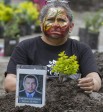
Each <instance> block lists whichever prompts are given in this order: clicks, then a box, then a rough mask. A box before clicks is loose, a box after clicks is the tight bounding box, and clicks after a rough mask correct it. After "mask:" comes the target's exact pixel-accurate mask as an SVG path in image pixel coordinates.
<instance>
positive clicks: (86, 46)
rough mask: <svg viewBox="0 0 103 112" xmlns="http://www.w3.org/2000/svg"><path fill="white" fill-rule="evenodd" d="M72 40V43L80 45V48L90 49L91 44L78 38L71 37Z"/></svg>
mask: <svg viewBox="0 0 103 112" xmlns="http://www.w3.org/2000/svg"><path fill="white" fill-rule="evenodd" d="M70 41H71V44H72V45H74V46H76V47H78V48H81V49H84V48H87V49H90V46H89V45H88V44H86V43H84V42H81V41H79V40H76V39H70Z"/></svg>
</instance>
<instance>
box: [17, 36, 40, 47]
mask: <svg viewBox="0 0 103 112" xmlns="http://www.w3.org/2000/svg"><path fill="white" fill-rule="evenodd" d="M39 39H40V36H38V37H33V38H29V39H25V40H22V41H21V42H20V43H19V44H18V45H17V46H16V47H20V48H29V47H30V46H35V43H36V42H37V41H38V40H39Z"/></svg>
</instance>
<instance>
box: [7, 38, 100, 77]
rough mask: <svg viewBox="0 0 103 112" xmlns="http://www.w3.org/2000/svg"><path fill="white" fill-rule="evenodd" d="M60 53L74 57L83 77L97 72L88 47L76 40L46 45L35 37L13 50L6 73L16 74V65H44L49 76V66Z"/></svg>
mask: <svg viewBox="0 0 103 112" xmlns="http://www.w3.org/2000/svg"><path fill="white" fill-rule="evenodd" d="M62 51H65V53H66V54H67V55H68V56H72V55H76V56H77V59H78V62H79V71H78V72H79V73H81V74H82V77H85V76H86V75H87V74H88V73H91V72H98V70H97V66H96V63H95V60H94V55H93V53H92V51H91V49H90V47H89V46H87V45H86V44H84V43H81V42H79V41H77V40H74V39H70V38H68V39H67V41H66V42H65V43H64V44H63V45H59V46H52V45H48V44H46V43H45V42H44V41H43V40H42V39H41V37H40V36H39V37H35V38H31V39H27V40H24V41H22V42H20V43H19V44H18V45H17V46H16V48H15V49H14V51H13V53H12V55H11V58H10V61H9V63H8V66H7V73H12V74H16V65H17V64H21V65H44V66H47V67H48V69H49V70H48V71H49V72H48V74H50V67H51V65H52V64H53V63H54V62H55V61H56V60H57V58H58V54H59V53H60V52H62Z"/></svg>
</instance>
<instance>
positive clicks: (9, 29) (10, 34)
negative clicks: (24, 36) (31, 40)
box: [4, 21, 20, 56]
mask: <svg viewBox="0 0 103 112" xmlns="http://www.w3.org/2000/svg"><path fill="white" fill-rule="evenodd" d="M19 32H20V31H19V26H18V23H17V22H15V21H11V22H9V23H6V24H4V56H10V55H11V54H12V52H13V49H14V47H15V46H16V45H17V44H18V42H19V36H20V35H19Z"/></svg>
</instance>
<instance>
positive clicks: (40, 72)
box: [15, 65, 47, 107]
mask: <svg viewBox="0 0 103 112" xmlns="http://www.w3.org/2000/svg"><path fill="white" fill-rule="evenodd" d="M46 75H47V68H46V67H45V66H36V65H18V66H17V81H16V100H15V106H24V105H30V106H35V107H43V106H44V105H45V89H46Z"/></svg>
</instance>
